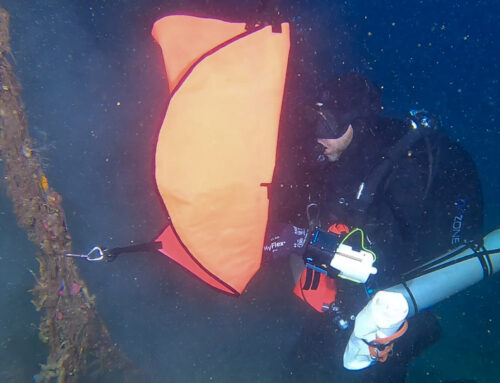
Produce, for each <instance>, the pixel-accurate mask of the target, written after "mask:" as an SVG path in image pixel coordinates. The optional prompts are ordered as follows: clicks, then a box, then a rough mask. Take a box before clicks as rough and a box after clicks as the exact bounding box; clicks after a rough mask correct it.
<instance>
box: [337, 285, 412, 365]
mask: <svg viewBox="0 0 500 383" xmlns="http://www.w3.org/2000/svg"><path fill="white" fill-rule="evenodd" d="M407 315H408V303H407V302H406V299H405V298H404V297H403V295H402V294H400V293H393V292H390V291H379V292H378V293H376V294H375V296H374V297H373V298H372V299H371V300H370V302H368V304H367V305H366V306H365V308H364V309H363V310H361V311H360V313H359V314H358V315H357V316H356V322H355V323H354V330H353V332H352V334H351V337H350V338H349V343H348V344H347V347H346V349H345V352H344V367H345V368H347V369H348V370H361V369H363V368H366V367H369V366H371V365H372V364H373V363H375V361H376V359H374V358H373V357H372V356H371V354H370V349H369V346H368V344H367V343H366V342H373V341H374V340H375V339H380V338H387V337H389V336H391V335H393V334H394V333H395V332H396V331H398V330H399V328H400V327H401V325H402V324H403V321H404V320H405V318H406V316H407Z"/></svg>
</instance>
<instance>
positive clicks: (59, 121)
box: [0, 0, 500, 383]
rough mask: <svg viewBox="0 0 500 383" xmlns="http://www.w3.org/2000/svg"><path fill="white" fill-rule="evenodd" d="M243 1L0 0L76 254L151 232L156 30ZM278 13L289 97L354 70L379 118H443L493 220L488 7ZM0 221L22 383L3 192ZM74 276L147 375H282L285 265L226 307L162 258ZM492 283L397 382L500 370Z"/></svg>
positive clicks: (288, 296)
mask: <svg viewBox="0 0 500 383" xmlns="http://www.w3.org/2000/svg"><path fill="white" fill-rule="evenodd" d="M255 3H256V2H255V1H249V0H248V1H227V0H219V1H215V0H199V1H195V0H191V1H153V0H142V1H141V0H130V1H125V0H122V1H120V0H116V1H73V2H69V1H63V0H45V1H27V0H4V1H2V5H3V6H4V7H5V8H6V9H7V10H8V11H9V12H10V14H11V38H12V42H11V44H12V47H13V55H14V57H15V69H16V73H17V75H18V77H19V78H20V80H21V82H22V84H23V99H24V102H25V104H26V114H27V117H28V122H29V126H30V131H31V134H32V136H33V137H34V139H35V140H36V142H37V145H38V149H39V155H40V157H41V158H42V159H43V163H44V166H45V167H46V172H47V176H48V179H49V182H50V183H51V185H52V186H53V187H54V188H55V189H56V190H57V191H58V192H60V193H61V194H62V196H63V206H64V208H65V211H66V214H67V223H68V227H69V230H70V233H71V235H72V237H73V244H74V249H75V251H84V250H87V249H89V248H90V247H92V246H93V245H94V244H102V245H107V246H121V245H124V244H127V243H129V242H130V241H131V240H133V241H135V242H141V241H148V240H150V239H152V238H153V237H154V236H155V235H156V234H157V233H158V232H159V231H160V230H161V229H162V228H163V227H164V225H165V222H166V221H165V217H164V216H163V211H162V209H161V204H160V201H159V200H158V198H157V195H156V193H155V187H154V181H153V174H152V161H153V152H152V149H153V147H154V137H155V133H156V132H157V130H158V128H159V125H160V124H161V121H162V119H163V115H164V111H165V106H166V103H167V100H168V98H167V96H168V90H167V87H166V78H165V74H164V67H163V62H162V57H161V52H160V50H159V48H158V46H157V45H156V44H155V43H154V42H153V40H152V38H151V36H150V30H151V25H152V23H153V22H154V21H155V20H156V19H158V18H159V17H161V16H164V15H167V14H173V13H184V14H193V15H200V16H211V17H221V18H225V19H228V20H233V21H237V20H238V21H239V20H244V19H245V17H246V16H247V15H248V14H250V12H252V11H253V10H254V9H255ZM282 11H283V14H284V15H285V16H286V17H287V18H288V19H289V20H291V22H292V25H293V28H294V36H295V40H294V41H293V44H294V45H293V50H292V52H293V54H292V56H291V61H290V67H291V68H292V70H293V73H295V74H300V76H297V77H296V78H295V79H294V78H291V79H290V81H292V83H293V84H294V85H292V86H291V89H290V92H291V94H289V95H287V96H288V97H290V98H291V99H295V100H300V99H301V98H302V97H304V99H307V98H311V97H312V96H313V94H314V89H315V88H316V87H317V86H318V84H320V83H321V82H322V81H324V80H326V79H327V78H329V77H331V76H332V75H335V74H337V73H342V72H346V71H349V70H356V71H359V72H361V73H363V74H365V75H366V76H368V77H370V78H371V79H373V80H374V81H375V82H376V83H377V84H379V85H381V86H383V91H384V107H385V113H386V114H388V115H392V116H398V117H403V116H404V115H405V113H406V112H407V111H408V110H409V109H411V108H427V109H429V110H432V111H433V112H434V113H436V114H439V115H440V116H441V119H442V121H443V128H444V129H445V130H446V131H447V132H448V133H449V134H450V136H452V137H454V138H455V139H457V140H460V142H461V143H462V144H463V145H464V146H465V147H466V148H467V149H468V150H469V151H470V152H471V154H472V156H473V158H474V160H475V161H476V163H477V165H478V168H479V171H480V176H481V179H482V181H483V185H484V196H485V202H486V227H487V228H488V229H492V228H495V227H498V226H499V225H500V201H499V200H498V195H499V191H500V176H499V175H500V168H499V163H500V161H499V160H500V158H499V155H498V148H499V145H500V127H499V125H498V124H499V117H500V110H499V107H498V99H499V98H500V87H499V84H498V77H499V73H500V72H499V70H498V69H499V68H498V62H499V55H500V53H499V52H500V43H499V37H498V36H499V34H500V30H499V27H498V24H499V21H500V20H499V14H500V6H499V3H498V1H495V0H484V1H437V0H428V1H408V0H403V1H397V2H396V1H385V0H382V1H377V2H367V1H360V0H358V1H350V2H341V1H332V2H323V1H300V2H299V1H289V2H286V4H284V5H283V7H282ZM0 225H1V232H0V233H1V234H0V257H1V258H0V280H1V281H2V286H3V291H2V294H0V307H1V311H0V378H1V379H0V380H1V381H6V382H8V381H16V382H17V381H30V379H31V376H32V375H34V374H35V373H36V372H37V370H38V364H39V363H42V362H44V360H45V356H46V350H45V348H44V346H43V345H42V344H41V343H40V342H39V341H38V339H37V329H36V326H37V325H38V323H39V318H38V315H37V313H36V312H35V310H34V307H33V306H32V305H31V303H30V302H29V301H30V299H31V296H30V293H29V291H28V290H29V289H30V288H31V287H32V286H33V284H34V280H33V278H32V276H31V274H30V273H29V272H28V271H27V269H33V270H36V268H37V263H36V261H35V252H36V249H35V248H34V247H33V245H31V244H30V243H28V241H27V239H26V236H25V233H24V232H23V231H22V230H21V229H19V228H18V227H17V226H16V225H15V217H14V216H13V213H12V208H11V205H10V201H9V200H8V199H7V198H6V196H5V193H4V192H3V191H2V194H1V196H0ZM80 270H81V274H82V276H83V277H84V278H85V279H86V280H87V281H88V285H89V289H90V291H91V292H92V293H94V294H96V295H97V304H98V309H99V313H100V315H101V316H102V318H103V319H104V321H105V322H106V324H107V325H108V327H109V328H110V331H111V334H112V336H113V338H114V340H115V341H116V342H117V343H118V345H119V346H120V348H121V349H122V350H123V351H124V352H125V353H126V354H127V355H128V356H129V357H130V358H131V359H132V360H133V361H134V362H135V363H136V365H137V366H138V367H139V368H141V369H142V370H144V371H146V372H147V374H148V380H147V381H149V382H165V381H171V382H208V381H216V382H280V381H283V382H285V381H287V380H286V379H285V378H283V377H282V376H281V365H282V364H283V363H284V362H285V361H286V360H287V357H288V354H289V353H290V350H291V349H292V348H293V346H294V344H295V342H296V341H297V338H298V337H299V335H300V331H301V328H302V327H303V326H307V323H306V321H307V318H308V316H307V314H306V313H305V311H307V310H308V309H307V308H306V307H304V306H303V304H302V303H301V302H300V301H298V300H297V299H296V298H295V297H293V295H292V293H291V287H290V284H291V277H290V276H289V271H288V266H287V265H286V264H285V263H284V264H282V265H278V266H277V267H276V268H274V269H269V268H268V269H265V270H263V272H261V273H259V274H258V275H257V276H256V277H255V278H254V280H253V281H252V282H251V284H250V285H249V288H248V291H247V292H246V293H245V294H243V295H242V296H241V297H240V298H238V299H234V298H229V297H226V296H224V295H221V294H217V293H214V292H213V290H211V289H208V288H206V286H205V285H203V284H202V283H201V282H199V281H197V280H196V279H195V278H193V277H191V276H190V275H188V274H187V273H185V272H184V271H183V270H181V269H180V268H179V267H177V266H176V265H174V264H173V263H172V262H170V261H168V260H167V259H165V258H164V257H161V256H159V255H141V256H137V257H135V256H124V257H122V258H120V259H119V260H117V261H116V262H114V263H111V264H102V265H90V264H87V263H84V262H82V263H81V264H80ZM499 281H500V278H498V276H497V277H495V278H492V279H491V280H489V281H485V282H482V283H481V284H479V285H477V286H475V287H474V288H472V289H470V290H468V291H467V292H465V293H462V294H459V295H458V296H456V297H454V298H452V299H450V300H448V301H446V302H444V303H442V304H441V305H439V306H438V307H437V313H438V315H439V316H440V317H441V318H442V319H441V324H442V327H443V336H442V339H441V340H440V342H439V343H438V344H437V345H435V346H434V347H432V348H431V349H430V350H428V351H427V352H426V353H425V354H424V355H423V356H421V357H420V358H419V359H417V360H416V361H415V362H414V363H413V364H412V366H411V369H410V374H409V378H408V381H409V382H439V381H441V380H444V379H458V378H474V379H476V380H477V382H481V383H486V382H492V381H494V377H495V376H500V367H499V364H500V359H499V357H498V354H499V351H500V334H499V330H498V323H499V322H500V313H499V310H498V304H499V302H500V295H499V293H498V291H499V289H498V287H499V284H500V282H499ZM332 352H342V350H332ZM105 381H106V380H105ZM109 381H112V380H109Z"/></svg>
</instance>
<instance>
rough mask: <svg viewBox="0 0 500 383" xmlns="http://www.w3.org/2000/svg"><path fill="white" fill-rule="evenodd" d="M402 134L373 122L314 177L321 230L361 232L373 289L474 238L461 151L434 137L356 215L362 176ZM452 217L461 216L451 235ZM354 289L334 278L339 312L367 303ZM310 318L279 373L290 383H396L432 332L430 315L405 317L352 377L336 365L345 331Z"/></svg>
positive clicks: (470, 181)
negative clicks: (401, 328)
mask: <svg viewBox="0 0 500 383" xmlns="http://www.w3.org/2000/svg"><path fill="white" fill-rule="evenodd" d="M407 131H408V123H407V122H405V121H401V120H393V119H387V118H381V119H379V121H378V123H377V124H375V125H374V126H372V127H370V128H365V129H364V131H362V132H359V131H358V132H355V137H356V138H355V139H354V140H353V142H352V143H351V145H350V146H349V147H348V149H347V150H346V151H345V152H344V153H343V155H342V156H341V158H340V160H339V161H337V162H334V163H328V164H326V165H325V166H324V168H323V169H322V171H321V173H318V177H319V178H320V180H319V182H318V183H317V184H318V185H322V187H321V188H320V189H319V191H318V195H319V202H320V211H321V215H320V218H321V225H322V227H323V228H325V229H326V228H328V227H329V225H331V224H332V223H344V224H347V225H349V226H351V227H361V228H362V229H363V230H364V231H365V233H366V234H367V235H368V237H369V239H370V240H371V242H372V245H371V247H372V249H373V250H374V251H375V252H376V254H377V262H376V264H375V266H376V267H377V269H378V273H377V274H376V275H375V276H372V277H370V281H371V285H372V286H373V287H374V288H375V289H381V288H385V287H389V286H390V285H392V284H394V283H395V282H398V281H399V280H400V275H401V274H402V273H403V272H405V271H408V270H410V269H412V268H413V267H415V266H417V265H419V264H421V263H423V262H425V261H427V260H429V259H432V258H434V257H435V256H438V255H439V254H441V253H442V252H444V251H446V250H447V249H450V248H452V247H454V246H458V244H460V243H462V242H463V241H464V240H470V239H472V238H473V237H474V236H476V235H479V234H481V228H482V214H483V212H482V198H481V190H480V186H479V181H478V178H477V173H476V171H475V167H474V164H473V162H472V161H471V159H470V157H469V156H468V154H467V153H466V152H465V151H464V150H463V149H462V148H461V147H459V146H458V145H457V144H455V143H453V142H452V141H451V140H450V139H449V138H447V137H446V136H444V135H443V134H441V133H439V132H433V133H432V134H430V135H429V136H428V137H427V138H426V139H421V140H419V141H418V142H417V143H416V144H415V145H413V146H412V147H410V148H408V150H407V151H405V154H404V156H402V157H401V158H400V159H398V160H397V161H395V162H394V163H393V164H392V165H391V167H390V171H388V172H386V174H385V175H384V176H383V177H382V178H381V179H380V180H377V182H378V187H377V188H376V193H375V196H374V199H373V202H372V203H371V204H370V205H369V206H368V207H367V209H366V211H365V212H364V213H363V214H360V213H359V212H358V207H359V205H357V203H356V198H357V195H358V192H359V188H360V185H361V183H362V182H363V181H365V180H367V179H368V180H369V179H370V174H372V172H373V171H374V169H375V168H376V167H377V165H379V164H380V163H381V161H383V160H384V158H386V157H387V155H388V153H389V152H390V150H391V149H390V148H391V147H393V146H394V145H395V144H396V143H397V142H398V141H399V140H400V139H401V138H402V137H403V136H404V135H405V134H406V133H407ZM372 181H373V180H372ZM367 187H368V185H365V190H366V188H367ZM461 200H463V201H465V202H464V206H462V207H461V206H459V205H460V202H458V204H457V202H456V201H461ZM454 215H456V216H461V218H460V219H461V227H460V233H459V235H458V238H457V234H456V230H454V228H453V225H454V222H455V221H456V220H455V218H456V217H455V216H454ZM455 229H456V228H455ZM457 241H460V243H457ZM354 285H355V284H353V283H352V282H349V281H345V280H339V281H338V294H339V295H338V296H339V298H340V299H341V300H342V301H343V302H344V305H345V306H346V307H345V310H346V311H348V312H350V313H353V314H356V313H357V312H359V310H360V309H361V308H362V307H363V306H364V305H365V304H366V303H367V300H368V299H367V297H366V294H365V292H364V291H362V290H364V289H363V288H362V287H361V286H359V285H358V286H354ZM314 314H316V313H313V314H312V315H311V317H310V318H309V320H308V322H310V323H308V325H307V326H305V327H304V331H303V334H302V336H301V339H300V341H299V342H298V344H297V347H296V349H295V352H294V353H293V354H292V355H291V359H290V364H289V365H288V367H287V368H285V374H287V375H289V376H290V377H295V378H297V381H304V379H306V380H307V381H311V382H314V381H322V380H323V379H328V380H332V379H337V380H336V381H342V382H398V383H400V382H404V380H405V376H406V370H407V365H408V362H409V360H410V359H411V358H412V357H415V356H416V355H418V354H419V353H420V351H421V350H423V349H425V348H426V347H428V345H430V344H432V343H433V342H435V341H436V340H437V339H438V337H439V333H440V329H439V325H438V322H437V320H436V319H435V318H434V316H433V315H432V314H431V313H429V312H424V313H421V314H418V315H417V316H416V317H414V318H411V319H410V326H409V328H410V329H409V331H408V333H407V334H405V335H404V336H403V337H402V338H401V339H399V340H398V342H397V343H396V345H395V353H394V355H393V356H392V357H390V358H389V359H388V361H387V362H386V363H383V364H382V363H377V364H376V365H375V366H372V367H370V368H368V369H366V370H362V371H357V372H352V371H347V370H345V369H344V368H343V367H342V356H343V352H344V349H345V346H346V344H347V340H348V337H349V334H350V331H341V330H338V329H336V328H335V326H334V325H333V324H332V321H331V319H330V318H328V315H325V314H317V315H314ZM311 322H312V323H311ZM332 334H333V335H332ZM332 381H333V380H332Z"/></svg>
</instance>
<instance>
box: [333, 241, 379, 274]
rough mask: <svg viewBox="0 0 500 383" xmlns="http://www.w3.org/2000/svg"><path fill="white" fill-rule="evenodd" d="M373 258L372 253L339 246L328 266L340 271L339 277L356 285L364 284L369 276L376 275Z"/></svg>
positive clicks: (343, 245)
mask: <svg viewBox="0 0 500 383" xmlns="http://www.w3.org/2000/svg"><path fill="white" fill-rule="evenodd" d="M373 262H375V257H374V256H373V254H372V253H370V252H368V251H365V250H360V251H356V250H353V248H352V247H351V246H348V245H346V244H343V243H342V244H340V245H339V247H338V248H337V251H336V252H335V255H334V256H333V258H332V260H331V262H330V266H331V267H333V268H334V269H336V270H339V271H340V274H339V277H341V278H344V279H348V280H350V281H353V282H357V283H365V282H366V281H367V279H368V277H369V276H370V275H371V274H376V273H377V269H376V268H375V267H373Z"/></svg>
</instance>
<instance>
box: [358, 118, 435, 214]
mask: <svg viewBox="0 0 500 383" xmlns="http://www.w3.org/2000/svg"><path fill="white" fill-rule="evenodd" d="M427 132H428V131H427V130H423V129H414V128H410V130H409V131H408V133H406V134H405V135H404V136H403V137H402V138H401V139H400V140H399V141H398V142H396V144H394V146H392V147H391V148H390V149H389V151H388V152H387V155H386V156H385V157H384V159H383V160H382V161H381V162H380V163H379V164H378V165H376V166H375V168H374V169H373V171H372V172H371V173H370V174H369V175H368V177H366V179H365V181H363V182H362V183H361V185H360V188H359V191H358V195H357V196H356V200H355V202H354V207H355V210H356V211H357V212H358V213H362V214H363V213H365V212H366V210H367V209H368V208H369V207H370V205H371V204H372V203H373V200H374V199H375V195H376V193H377V191H378V190H379V186H380V184H381V183H382V182H383V181H384V180H385V178H386V177H387V175H388V174H389V172H390V171H391V170H392V168H393V167H394V165H395V164H396V163H397V162H398V161H399V160H400V159H401V158H402V157H403V156H404V155H405V154H406V153H407V152H408V150H409V149H410V148H412V147H413V146H414V145H415V144H416V143H417V142H418V141H420V139H422V138H423V137H425V135H426V133H427Z"/></svg>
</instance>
